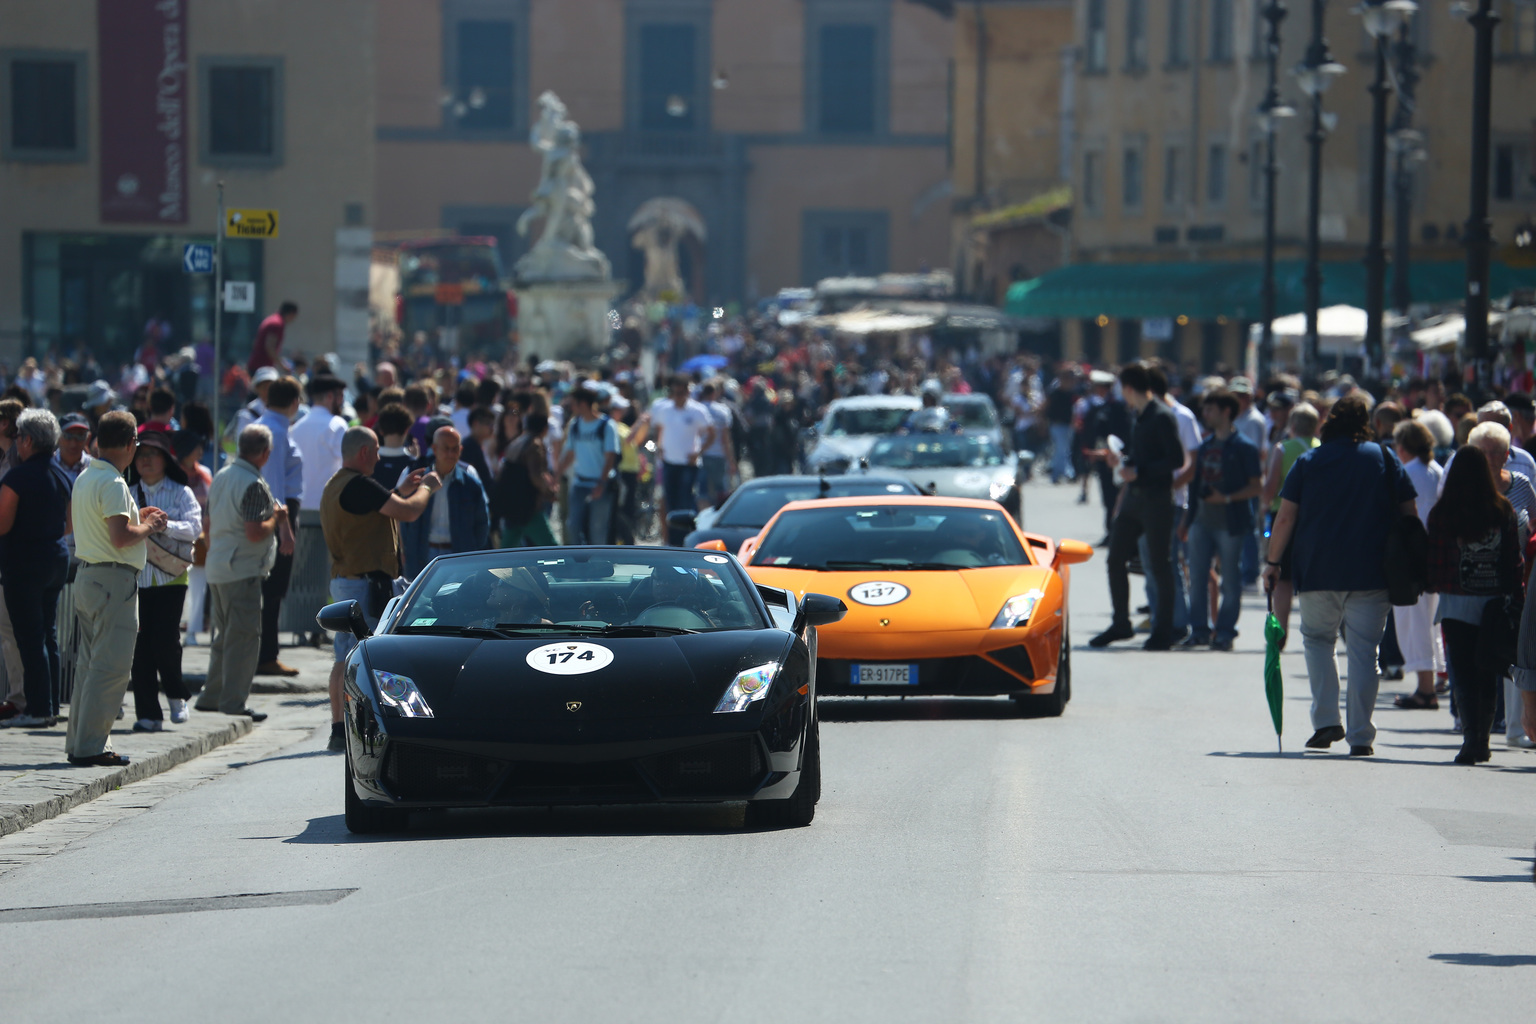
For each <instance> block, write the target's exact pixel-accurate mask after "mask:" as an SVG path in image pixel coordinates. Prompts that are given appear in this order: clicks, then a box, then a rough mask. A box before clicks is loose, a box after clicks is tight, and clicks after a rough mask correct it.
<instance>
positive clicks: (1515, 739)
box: [1504, 733, 1536, 750]
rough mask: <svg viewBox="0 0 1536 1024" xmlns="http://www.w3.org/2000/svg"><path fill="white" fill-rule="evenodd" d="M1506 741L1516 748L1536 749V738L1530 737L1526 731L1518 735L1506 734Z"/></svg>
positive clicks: (1508, 744)
mask: <svg viewBox="0 0 1536 1024" xmlns="http://www.w3.org/2000/svg"><path fill="white" fill-rule="evenodd" d="M1504 743H1505V744H1506V745H1507V746H1509V747H1511V748H1512V749H1515V750H1536V740H1531V739H1528V738H1527V737H1526V735H1525V734H1524V733H1521V734H1520V735H1518V736H1506V737H1504Z"/></svg>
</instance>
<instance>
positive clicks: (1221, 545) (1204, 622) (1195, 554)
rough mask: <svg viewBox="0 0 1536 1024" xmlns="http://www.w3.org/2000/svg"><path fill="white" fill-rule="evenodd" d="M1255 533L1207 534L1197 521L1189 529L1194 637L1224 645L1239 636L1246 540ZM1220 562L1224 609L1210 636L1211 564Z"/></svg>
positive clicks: (1191, 611)
mask: <svg viewBox="0 0 1536 1024" xmlns="http://www.w3.org/2000/svg"><path fill="white" fill-rule="evenodd" d="M1251 535H1252V531H1248V532H1246V533H1233V532H1231V531H1230V530H1207V529H1206V528H1205V527H1204V526H1202V525H1200V522H1199V521H1198V520H1197V521H1196V522H1195V524H1194V525H1193V526H1191V527H1190V528H1189V598H1190V600H1189V624H1190V628H1191V629H1192V630H1193V631H1194V632H1193V634H1192V635H1193V636H1194V637H1196V638H1197V639H1201V640H1204V639H1205V638H1207V637H1210V638H1211V639H1212V640H1214V641H1216V642H1217V643H1225V642H1227V641H1229V640H1231V639H1232V638H1233V637H1235V636H1237V616H1238V613H1239V612H1241V611H1242V610H1243V576H1242V571H1241V569H1240V565H1241V563H1242V557H1243V538H1244V537H1245V536H1251ZM1218 555H1219V556H1220V558H1221V608H1220V609H1219V610H1218V611H1217V612H1216V632H1215V635H1214V636H1213V635H1212V633H1211V614H1210V610H1211V609H1210V605H1211V588H1210V585H1209V583H1208V582H1207V581H1208V580H1209V579H1210V576H1211V563H1212V562H1213V561H1215V560H1216V558H1217V556H1218Z"/></svg>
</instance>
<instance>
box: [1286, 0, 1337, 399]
mask: <svg viewBox="0 0 1536 1024" xmlns="http://www.w3.org/2000/svg"><path fill="white" fill-rule="evenodd" d="M1327 6H1328V3H1327V0H1312V41H1311V42H1310V43H1308V44H1307V54H1306V57H1304V58H1303V59H1302V62H1301V63H1300V64H1298V65H1296V67H1295V68H1293V69H1292V70H1291V73H1292V74H1294V75H1295V76H1296V84H1297V85H1299V86H1301V91H1302V92H1304V93H1306V94H1307V97H1308V98H1309V99H1310V100H1311V104H1312V126H1311V128H1310V129H1309V130H1308V131H1307V150H1308V151H1307V275H1306V285H1307V340H1306V351H1305V352H1304V353H1303V354H1302V365H1303V366H1304V367H1306V368H1307V369H1308V370H1315V369H1316V368H1317V309H1318V306H1320V305H1321V304H1322V294H1323V263H1322V242H1321V234H1320V232H1321V227H1320V225H1321V222H1322V217H1323V207H1322V203H1323V141H1324V140H1325V139H1327V137H1328V131H1327V128H1326V127H1325V126H1324V123H1323V120H1324V119H1323V93H1325V92H1327V91H1328V87H1329V86H1330V85H1332V84H1333V80H1334V79H1335V78H1337V77H1339V76H1340V75H1342V74H1343V73H1344V71H1345V68H1344V65H1343V64H1340V63H1339V62H1337V61H1335V60H1334V59H1333V56H1332V54H1330V53H1329V52H1328V40H1327V39H1326V38H1325V37H1324V34H1323V18H1324V14H1325V13H1326V11H1327Z"/></svg>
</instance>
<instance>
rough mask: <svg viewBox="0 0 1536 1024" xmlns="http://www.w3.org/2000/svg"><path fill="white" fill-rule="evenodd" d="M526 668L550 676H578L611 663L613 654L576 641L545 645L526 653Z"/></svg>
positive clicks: (606, 649) (595, 645) (602, 648)
mask: <svg viewBox="0 0 1536 1024" xmlns="http://www.w3.org/2000/svg"><path fill="white" fill-rule="evenodd" d="M527 661H528V667H529V668H531V669H535V670H537V671H539V672H544V673H546V674H548V675H552V676H580V675H585V674H587V673H588V672H596V671H597V670H598V669H601V668H607V667H608V666H609V665H611V664H612V663H613V652H612V651H610V650H609V649H608V648H606V647H602V646H599V645H598V644H585V643H580V642H577V641H566V642H564V643H554V644H545V645H544V646H543V647H535V648H534V649H533V650H531V651H529V652H528V658H527Z"/></svg>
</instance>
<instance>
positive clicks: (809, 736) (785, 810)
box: [747, 721, 821, 829]
mask: <svg viewBox="0 0 1536 1024" xmlns="http://www.w3.org/2000/svg"><path fill="white" fill-rule="evenodd" d="M820 799H821V724H820V723H819V722H816V721H812V722H811V727H810V730H809V731H808V732H807V733H806V736H805V757H804V758H803V759H802V760H801V763H800V784H799V785H798V786H796V787H795V792H794V793H793V795H791V796H790V797H789V798H788V799H786V800H754V801H752V802H751V803H749V804H747V827H748V828H762V829H779V828H804V827H805V826H806V825H809V824H810V823H811V821H812V820H813V819H815V817H816V802H817V801H818V800H820Z"/></svg>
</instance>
